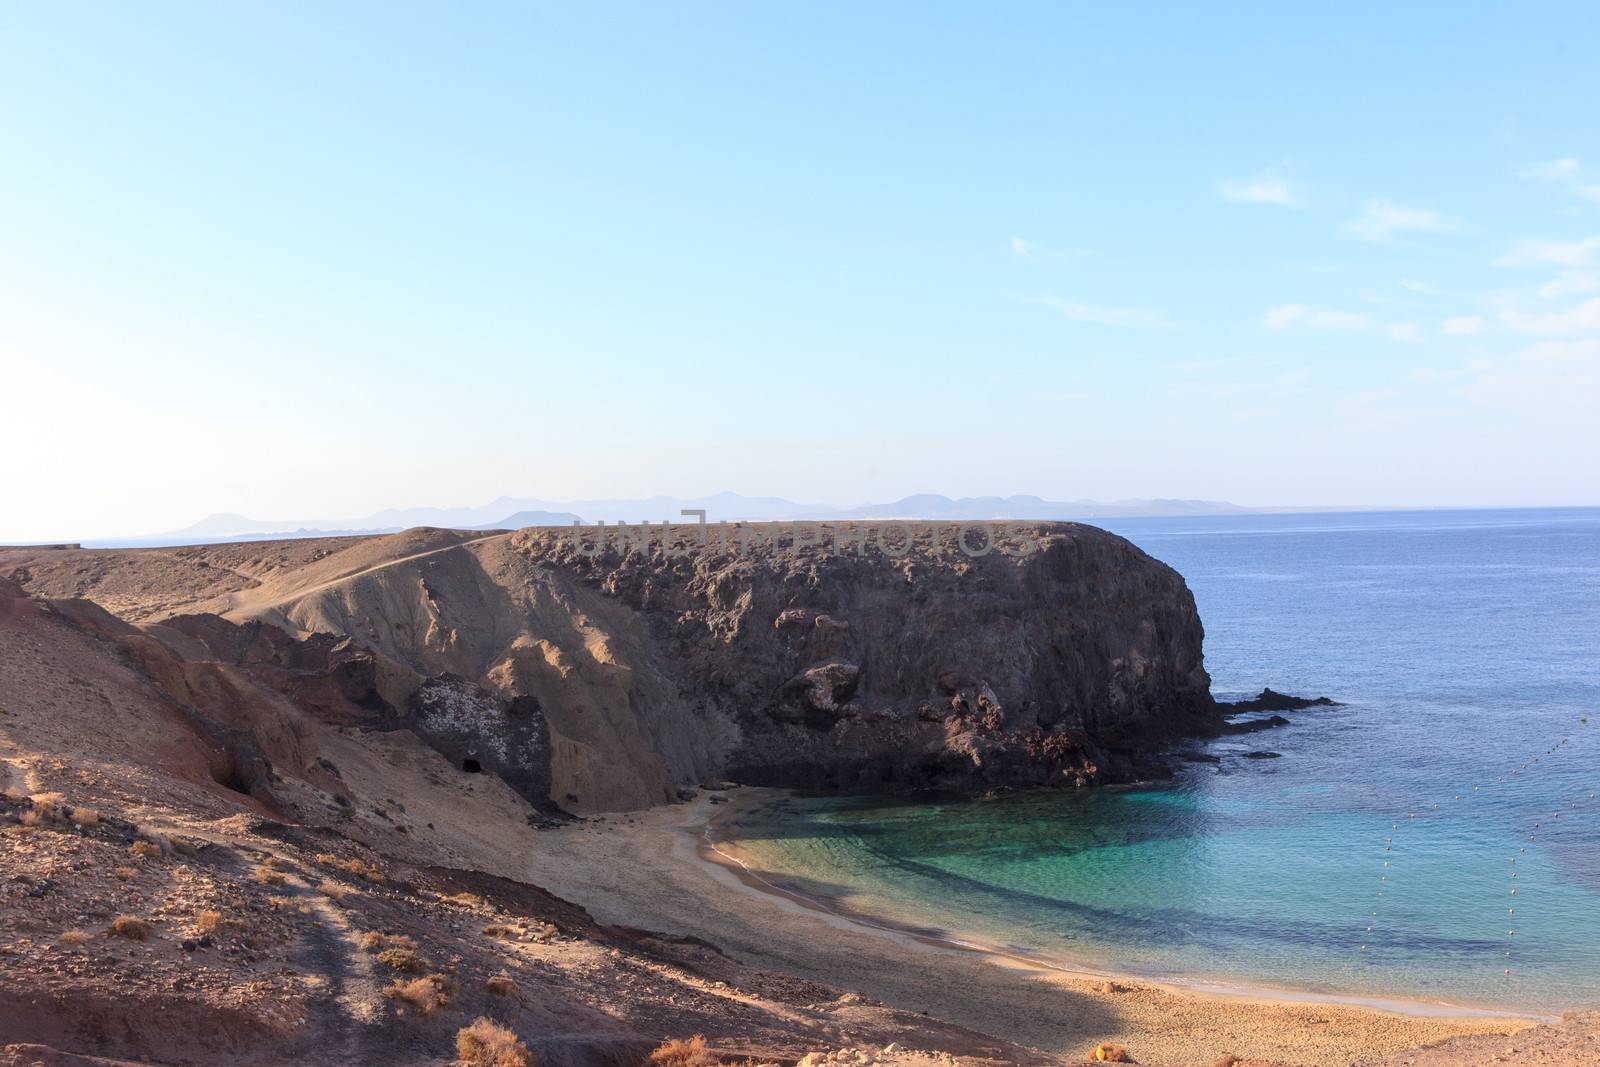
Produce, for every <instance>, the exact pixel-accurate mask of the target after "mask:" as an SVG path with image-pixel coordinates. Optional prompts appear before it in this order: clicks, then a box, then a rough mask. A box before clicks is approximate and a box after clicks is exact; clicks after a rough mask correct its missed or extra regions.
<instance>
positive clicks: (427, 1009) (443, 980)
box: [383, 974, 450, 1015]
mask: <svg viewBox="0 0 1600 1067" xmlns="http://www.w3.org/2000/svg"><path fill="white" fill-rule="evenodd" d="M383 995H384V996H386V997H388V998H389V999H390V1000H397V1001H400V1002H401V1003H403V1004H409V1005H411V1007H412V1008H414V1009H416V1012H417V1014H418V1015H431V1014H432V1013H433V1012H435V1011H438V1010H439V1009H440V1008H443V1007H445V1006H446V1005H448V1004H449V1003H450V979H449V978H448V977H447V976H445V975H442V974H430V975H427V976H426V977H423V978H412V979H409V980H407V981H398V982H394V983H393V984H391V985H390V986H389V988H388V989H385V990H384V991H383Z"/></svg>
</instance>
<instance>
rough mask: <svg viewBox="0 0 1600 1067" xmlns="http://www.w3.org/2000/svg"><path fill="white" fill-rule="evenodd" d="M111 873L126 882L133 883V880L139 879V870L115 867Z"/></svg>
mask: <svg viewBox="0 0 1600 1067" xmlns="http://www.w3.org/2000/svg"><path fill="white" fill-rule="evenodd" d="M111 873H112V874H114V875H116V876H117V877H118V878H121V879H122V880H123V881H124V882H131V881H133V879H135V878H137V877H139V868H137V867H115V868H113V869H112V871H111Z"/></svg>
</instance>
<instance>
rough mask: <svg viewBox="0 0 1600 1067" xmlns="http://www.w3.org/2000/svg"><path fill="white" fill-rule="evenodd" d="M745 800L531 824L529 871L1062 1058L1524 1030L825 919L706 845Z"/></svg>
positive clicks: (1299, 1048)
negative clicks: (1105, 1044)
mask: <svg viewBox="0 0 1600 1067" xmlns="http://www.w3.org/2000/svg"><path fill="white" fill-rule="evenodd" d="M760 795H761V794H760V792H759V791H755V790H740V791H735V792H733V793H732V794H731V800H730V803H729V804H728V805H726V806H724V805H714V804H712V803H711V802H710V801H709V798H707V797H705V796H702V797H701V798H699V799H697V800H695V801H693V802H691V803H689V804H685V805H680V806H674V807H666V808H657V809H653V810H650V811H646V812H640V813H631V814H620V815H611V816H603V817H597V818H593V819H589V820H585V821H584V822H582V823H579V824H575V825H573V826H571V827H567V828H564V829H560V830H555V831H550V832H547V833H542V834H539V835H537V836H538V844H537V846H536V854H535V856H534V858H533V861H532V864H531V869H530V870H529V871H528V878H529V880H531V881H534V882H537V883H538V884H541V885H543V886H546V887H547V888H549V889H550V890H551V891H553V892H555V893H557V894H560V895H561V896H564V897H566V898H568V899H570V900H573V901H575V902H577V903H580V904H582V905H584V906H585V907H587V908H589V909H590V910H591V911H593V912H594V914H595V916H596V917H597V918H598V919H600V920H601V921H603V922H611V923H620V924H625V925H630V926H638V927H644V928H649V929H654V930H659V931H663V932H667V933H672V934H679V935H685V936H694V937H700V938H704V939H705V940H707V941H710V942H711V943H713V944H715V945H717V946H719V947H721V948H722V949H723V950H725V951H727V952H728V953H730V954H732V955H734V956H735V957H737V958H738V959H740V960H741V961H744V962H747V963H750V964H753V965H756V966H760V967H764V968H771V969H775V970H781V971H786V972H789V973H791V974H795V975H799V976H802V977H807V978H813V979H816V980H818V981H823V982H827V983H829V984H831V985H835V986H838V987H841V988H844V989H849V990H854V991H856V992H859V993H861V994H863V995H865V996H868V997H871V998H873V999H875V1000H880V1001H883V1002H884V1003H887V1004H890V1005H893V1006H895V1007H899V1008H903V1009H907V1010H912V1011H920V1012H925V1013H927V1014H928V1015H930V1016H933V1017H935V1018H940V1019H944V1020H947V1021H950V1022H955V1023H958V1024H960V1025H963V1026H968V1027H971V1028H973V1029H976V1030H979V1031H982V1032H986V1033H991V1034H1004V1035H1006V1036H1007V1037H1008V1038H1010V1039H1012V1040H1015V1041H1018V1042H1020V1043H1022V1044H1024V1045H1029V1046H1033V1047H1036V1048H1038V1049H1040V1050H1041V1051H1043V1052H1046V1053H1051V1054H1059V1055H1061V1056H1062V1057H1063V1058H1064V1059H1067V1060H1069V1061H1070V1060H1072V1059H1075V1058H1077V1057H1081V1056H1082V1055H1083V1052H1084V1050H1085V1049H1087V1048H1088V1047H1090V1046H1091V1045H1092V1044H1093V1043H1094V1042H1097V1041H1107V1040H1109V1041H1114V1042H1116V1043H1118V1044H1121V1045H1124V1046H1126V1047H1127V1048H1128V1049H1129V1050H1130V1052H1131V1053H1132V1054H1133V1055H1134V1056H1135V1058H1136V1059H1137V1060H1138V1061H1139V1062H1142V1063H1147V1064H1150V1063H1159V1064H1172V1065H1178V1064H1196V1063H1199V1064H1210V1063H1212V1062H1214V1061H1216V1060H1218V1059H1220V1058H1222V1057H1223V1056H1225V1055H1227V1054H1232V1055H1235V1056H1239V1057H1242V1058H1247V1059H1252V1060H1263V1061H1282V1062H1287V1063H1295V1064H1316V1065H1335V1064H1338V1065H1344V1064H1351V1063H1363V1062H1371V1061H1373V1060H1376V1059H1379V1058H1382V1057H1383V1056H1385V1055H1386V1054H1389V1053H1393V1052H1398V1051H1401V1050H1405V1049H1412V1048H1416V1047H1418V1046H1421V1045H1427V1044H1431V1043H1435V1042H1439V1041H1442V1040H1445V1039H1447V1038H1450V1037H1453V1036H1456V1035H1463V1034H1509V1033H1515V1032H1517V1031H1520V1030H1523V1029H1526V1028H1527V1027H1529V1026H1532V1025H1534V1021H1533V1020H1518V1019H1513V1018H1508V1017H1492V1016H1485V1015H1482V1014H1475V1013H1472V1012H1470V1011H1468V1010H1465V1009H1463V1010H1462V1011H1461V1013H1460V1014H1454V1013H1451V1012H1450V1011H1449V1010H1448V1009H1444V1008H1441V1007H1439V1006H1434V1005H1426V1004H1421V1003H1417V1004H1398V1003H1397V1004H1394V1005H1390V1006H1388V1008H1389V1009H1390V1010H1386V1009H1385V1008H1380V1007H1376V1006H1368V1005H1361V1004H1347V1003H1330V1002H1326V1001H1317V1000H1308V999H1304V998H1297V999H1290V998H1289V995H1288V994H1285V995H1283V996H1278V995H1275V994H1266V993H1263V994H1261V995H1249V994H1236V993H1216V992H1207V991H1201V990H1194V989H1186V988H1177V987H1172V986H1165V985H1157V984H1151V983H1147V982H1140V981H1137V980H1130V979H1126V978H1122V977H1114V976H1113V977H1107V976H1105V975H1100V974H1091V973H1079V972H1073V971H1069V970H1066V969H1061V968H1057V967H1054V966H1050V965H1046V964H1044V963H1041V962H1038V961H1031V960H1027V959H1023V958H1020V957H1017V956H1012V955H1006V954H1001V953H997V952H990V951H984V950H981V949H978V948H973V947H964V946H962V945H959V944H956V943H954V942H953V941H941V940H939V939H937V938H934V937H929V936H927V935H925V934H920V933H917V932H913V931H910V930H897V929H894V928H893V927H892V926H890V925H887V924H876V923H872V922H867V921H862V920H861V919H859V918H857V917H852V916H846V915H840V914H836V913H833V912H830V911H828V910H826V909H825V908H823V907H821V906H819V905H818V904H817V903H816V902H813V901H808V900H806V899H804V898H800V897H798V896H795V895H793V894H784V893H782V892H781V891H774V889H773V887H770V886H766V885H763V884H762V882H761V880H760V878H759V872H748V871H745V870H742V869H741V868H740V867H739V865H738V862H737V857H736V856H735V855H734V854H733V853H732V852H729V851H728V850H726V849H718V850H713V849H711V848H709V847H707V840H706V834H705V830H706V827H707V826H708V825H710V824H711V821H712V820H713V819H714V818H716V817H717V816H718V814H719V811H729V810H737V806H739V805H743V804H749V803H751V802H753V801H754V800H755V799H757V797H759V796H760ZM718 852H722V853H723V854H722V855H719V854H718ZM1401 1008H1403V1009H1404V1010H1403V1011H1402V1010H1393V1009H1401Z"/></svg>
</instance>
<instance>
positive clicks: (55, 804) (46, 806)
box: [29, 793, 67, 820]
mask: <svg viewBox="0 0 1600 1067" xmlns="http://www.w3.org/2000/svg"><path fill="white" fill-rule="evenodd" d="M29 799H31V800H32V801H33V813H34V814H36V815H38V817H39V818H40V819H43V820H51V819H56V818H60V817H61V816H62V815H64V814H65V813H66V811H65V808H66V805H65V801H66V799H67V798H66V797H65V796H63V795H62V794H60V793H35V794H33V796H32V797H30V798H29Z"/></svg>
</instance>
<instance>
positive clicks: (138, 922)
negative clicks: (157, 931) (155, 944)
mask: <svg viewBox="0 0 1600 1067" xmlns="http://www.w3.org/2000/svg"><path fill="white" fill-rule="evenodd" d="M111 933H112V934H113V935H115V936H117V937H125V938H127V939H128V940H129V941H144V940H147V939H148V938H149V937H150V924H149V923H147V922H145V921H144V920H143V919H135V918H134V917H133V916H132V915H118V916H117V917H116V918H115V919H112V920H111Z"/></svg>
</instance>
